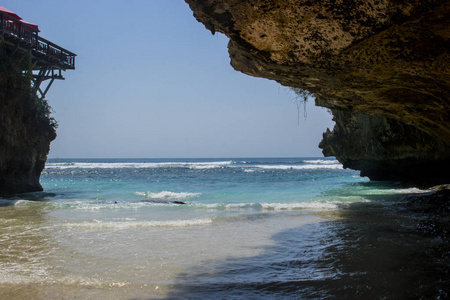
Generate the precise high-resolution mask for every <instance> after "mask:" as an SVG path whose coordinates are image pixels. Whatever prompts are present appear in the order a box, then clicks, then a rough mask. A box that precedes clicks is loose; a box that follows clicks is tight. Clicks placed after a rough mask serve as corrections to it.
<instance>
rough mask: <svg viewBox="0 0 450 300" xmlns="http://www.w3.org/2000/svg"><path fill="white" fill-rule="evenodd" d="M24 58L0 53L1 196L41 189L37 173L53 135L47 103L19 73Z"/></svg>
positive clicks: (39, 171) (40, 169) (41, 167)
mask: <svg viewBox="0 0 450 300" xmlns="http://www.w3.org/2000/svg"><path fill="white" fill-rule="evenodd" d="M0 50H2V49H1V47H0ZM27 62H28V61H27V59H26V57H14V58H12V57H11V56H9V55H8V56H6V55H4V53H3V52H2V55H0V196H10V195H14V194H17V193H24V192H34V191H41V190H42V186H41V185H40V183H39V177H40V174H41V171H42V170H43V168H44V166H45V161H46V159H47V154H48V152H49V150H50V142H51V141H52V140H54V139H55V138H56V133H55V124H54V121H53V120H52V118H51V117H50V116H49V108H48V106H47V105H46V103H45V102H41V101H39V100H38V99H37V98H36V96H34V95H31V94H30V82H29V80H27V79H26V78H25V77H24V76H23V75H22V71H21V70H22V69H23V66H21V64H23V63H25V64H26V63H27Z"/></svg>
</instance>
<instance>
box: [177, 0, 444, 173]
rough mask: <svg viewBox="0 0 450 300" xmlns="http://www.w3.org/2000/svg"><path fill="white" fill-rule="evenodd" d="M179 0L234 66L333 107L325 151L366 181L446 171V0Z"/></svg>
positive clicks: (330, 107)
mask: <svg viewBox="0 0 450 300" xmlns="http://www.w3.org/2000/svg"><path fill="white" fill-rule="evenodd" d="M185 1H186V2H187V3H188V4H189V5H190V7H191V9H192V10H193V11H194V16H195V17H196V18H197V20H198V21H200V22H202V23H203V24H204V25H205V27H206V28H207V29H209V30H210V31H211V32H212V33H213V34H214V33H215V32H221V33H224V34H225V35H227V36H228V37H229V38H230V42H229V45H228V49H229V53H230V57H231V65H232V66H233V67H234V68H235V69H236V70H238V71H241V72H243V73H245V74H248V75H251V76H257V77H264V78H268V79H272V80H276V81H277V82H279V83H280V84H282V85H284V86H289V87H294V88H300V89H303V90H307V91H309V92H311V93H313V94H314V96H315V98H316V105H318V106H323V107H327V108H329V109H330V110H331V111H332V113H333V116H334V120H335V122H336V125H335V127H334V129H333V131H329V130H328V131H327V132H326V133H324V136H323V140H322V142H321V143H320V147H321V148H322V149H323V153H324V154H325V155H326V156H336V158H337V159H338V160H339V161H340V162H342V163H343V165H344V167H346V168H352V169H356V170H360V171H361V175H363V176H368V177H369V178H371V179H372V180H385V179H388V180H404V181H407V180H417V179H419V180H420V179H423V178H431V177H434V178H435V179H430V181H445V180H447V179H448V178H449V177H450V176H449V175H448V173H449V172H448V170H449V167H450V150H449V149H450V147H449V146H450V106H449V83H450V56H449V49H450V18H449V16H450V1H444V0H428V1H412V0H403V1H393V0H367V1H362V0H348V1H331V0H324V1H309V0H273V1H267V0H185ZM445 177H447V178H445Z"/></svg>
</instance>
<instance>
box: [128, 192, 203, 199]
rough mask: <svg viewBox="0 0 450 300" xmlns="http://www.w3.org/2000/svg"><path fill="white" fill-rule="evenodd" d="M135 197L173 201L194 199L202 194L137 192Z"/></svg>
mask: <svg viewBox="0 0 450 300" xmlns="http://www.w3.org/2000/svg"><path fill="white" fill-rule="evenodd" d="M135 195H138V196H143V197H145V198H146V199H164V200H172V199H188V198H194V197H198V196H200V195H201V193H174V192H170V191H162V192H159V193H152V192H136V193H135Z"/></svg>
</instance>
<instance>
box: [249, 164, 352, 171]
mask: <svg viewBox="0 0 450 300" xmlns="http://www.w3.org/2000/svg"><path fill="white" fill-rule="evenodd" d="M254 167H255V168H258V169H265V170H319V169H329V170H337V169H342V168H343V167H342V165H341V164H323V165H321V164H309V165H256V166H254Z"/></svg>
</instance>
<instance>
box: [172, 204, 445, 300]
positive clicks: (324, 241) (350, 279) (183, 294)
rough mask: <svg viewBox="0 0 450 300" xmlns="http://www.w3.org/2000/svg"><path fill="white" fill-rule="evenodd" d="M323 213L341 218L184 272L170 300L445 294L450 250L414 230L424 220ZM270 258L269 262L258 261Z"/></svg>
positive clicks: (369, 210)
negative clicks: (256, 252) (252, 252)
mask: <svg viewBox="0 0 450 300" xmlns="http://www.w3.org/2000/svg"><path fill="white" fill-rule="evenodd" d="M326 214H332V215H334V216H333V217H337V219H334V220H330V221H324V222H321V223H314V224H309V225H305V226H302V227H298V228H295V229H291V230H287V231H284V232H281V233H278V234H276V235H274V236H273V240H274V241H275V244H276V246H272V247H268V248H266V250H265V252H264V253H263V254H262V255H260V256H256V257H252V258H246V259H231V260H226V261H223V262H222V263H221V264H220V265H215V266H214V267H213V266H211V265H203V266H201V267H196V268H195V269H192V270H189V272H186V273H182V274H179V275H178V281H177V282H176V284H175V285H174V289H173V291H172V292H171V293H170V294H169V296H168V297H167V299H196V298H202V297H205V296H208V297H210V298H218V299H222V298H229V297H233V296H234V297H242V298H268V299H271V298H288V299H419V298H422V299H444V298H445V297H447V296H448V293H449V290H448V286H450V279H449V276H448V271H449V260H448V253H447V256H445V253H442V252H439V251H436V249H439V247H440V246H441V245H442V243H443V241H442V239H440V238H437V237H426V236H423V235H421V234H420V233H419V232H418V231H417V226H416V225H417V222H420V220H421V219H422V218H423V217H424V216H423V215H420V214H417V213H414V212H411V211H408V210H405V209H402V208H401V207H399V206H381V205H374V204H370V203H361V204H354V205H351V206H349V207H348V208H346V209H342V210H340V211H337V212H332V213H326ZM443 258H444V259H443ZM265 261H271V262H272V264H270V265H264V264H261V263H260V262H265ZM211 270H214V272H212V271H211ZM254 274H259V276H257V277H255V276H254ZM261 274H264V275H263V276H261Z"/></svg>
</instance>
